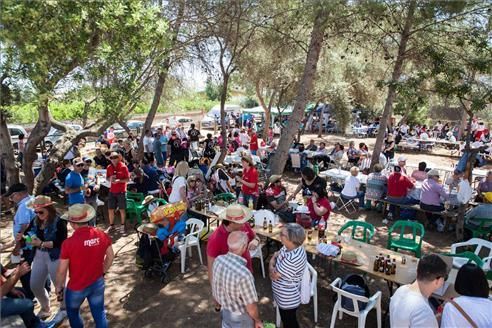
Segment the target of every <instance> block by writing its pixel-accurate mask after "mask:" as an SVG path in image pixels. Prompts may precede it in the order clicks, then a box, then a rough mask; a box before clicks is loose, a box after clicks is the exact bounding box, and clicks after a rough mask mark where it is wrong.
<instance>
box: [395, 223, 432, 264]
mask: <svg viewBox="0 0 492 328" xmlns="http://www.w3.org/2000/svg"><path fill="white" fill-rule="evenodd" d="M407 228H410V230H411V232H412V237H411V238H408V237H406V236H405V232H406V230H407ZM398 231H399V236H398V237H394V236H393V232H398ZM424 234H425V229H424V226H423V225H422V224H421V223H418V222H412V221H404V220H398V221H396V222H395V223H394V224H393V225H392V226H391V228H390V229H389V231H388V245H387V248H388V249H392V250H395V251H398V250H399V249H403V250H406V251H411V252H414V253H415V256H416V257H418V258H420V255H421V248H422V240H423V239H424ZM417 237H419V240H418V242H417Z"/></svg>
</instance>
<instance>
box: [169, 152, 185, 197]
mask: <svg viewBox="0 0 492 328" xmlns="http://www.w3.org/2000/svg"><path fill="white" fill-rule="evenodd" d="M189 170H190V167H189V166H188V163H187V162H185V161H181V162H179V163H178V164H177V165H176V168H175V169H174V177H173V181H172V191H171V194H170V195H169V203H171V204H172V203H177V202H180V201H183V202H185V203H186V204H188V200H187V197H186V177H187V176H188V171H189Z"/></svg>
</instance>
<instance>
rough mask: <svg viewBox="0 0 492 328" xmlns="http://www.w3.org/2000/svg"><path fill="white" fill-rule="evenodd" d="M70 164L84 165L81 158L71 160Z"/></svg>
mask: <svg viewBox="0 0 492 328" xmlns="http://www.w3.org/2000/svg"><path fill="white" fill-rule="evenodd" d="M72 164H73V165H79V164H84V161H83V160H82V158H80V157H77V158H74V159H73V161H72Z"/></svg>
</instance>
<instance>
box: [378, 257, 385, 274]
mask: <svg viewBox="0 0 492 328" xmlns="http://www.w3.org/2000/svg"><path fill="white" fill-rule="evenodd" d="M385 264H386V261H385V260H384V256H383V254H379V272H381V273H384V270H385Z"/></svg>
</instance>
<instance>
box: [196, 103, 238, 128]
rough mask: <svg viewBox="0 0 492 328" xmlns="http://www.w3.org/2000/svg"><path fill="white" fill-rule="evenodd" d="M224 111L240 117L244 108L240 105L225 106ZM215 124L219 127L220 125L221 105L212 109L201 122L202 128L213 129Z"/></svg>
mask: <svg viewBox="0 0 492 328" xmlns="http://www.w3.org/2000/svg"><path fill="white" fill-rule="evenodd" d="M224 110H225V112H226V114H227V113H235V114H237V115H240V114H241V112H242V108H241V106H239V105H232V104H225V106H224ZM215 123H217V126H219V125H220V105H215V106H214V107H212V109H211V110H210V111H209V112H208V113H207V114H205V116H204V117H203V118H202V120H201V121H200V125H201V127H202V128H213V127H214V125H215Z"/></svg>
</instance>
